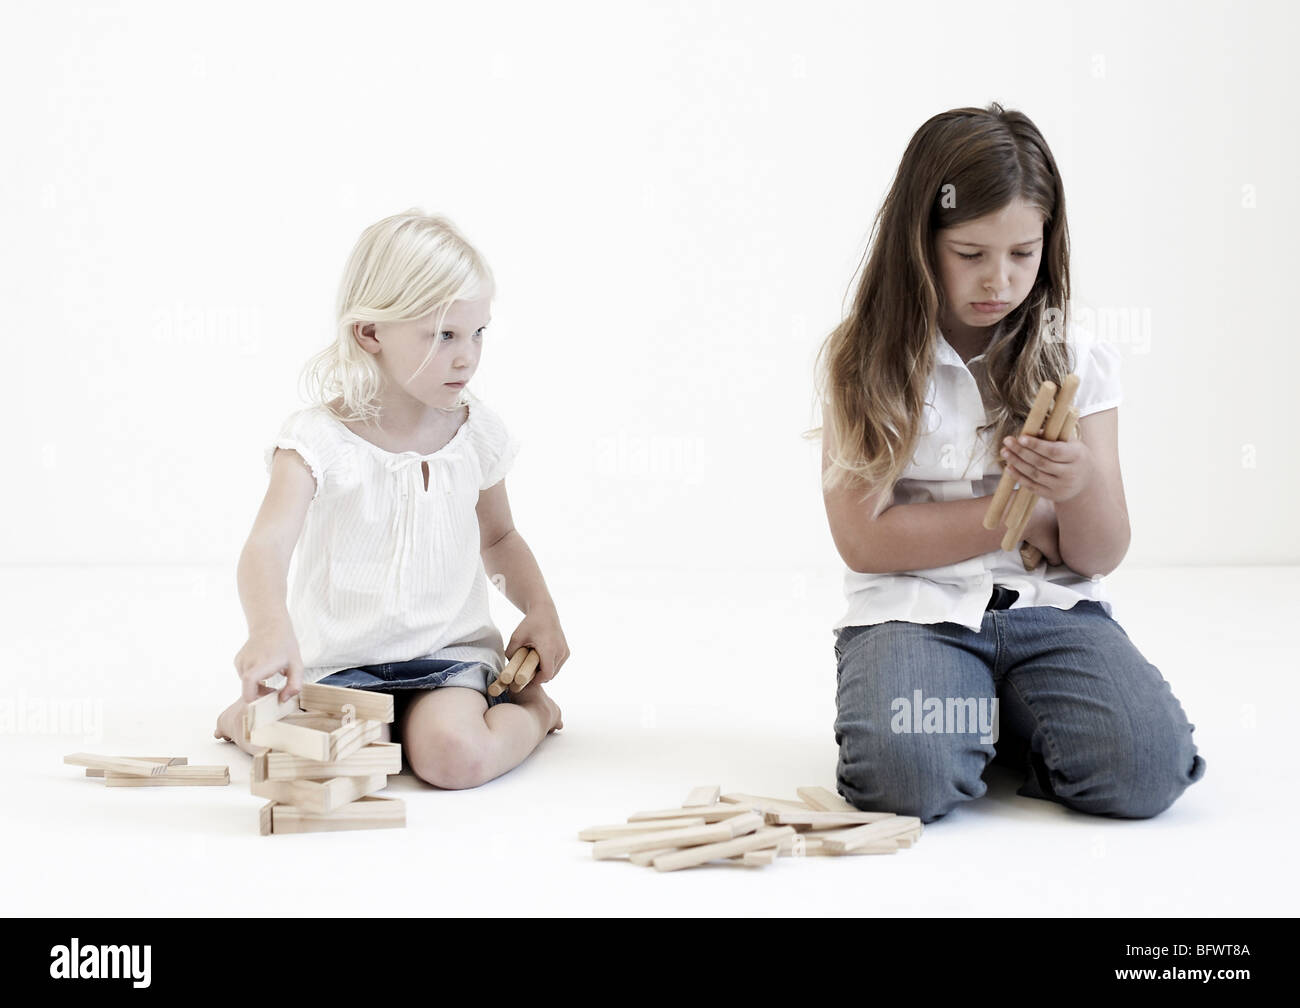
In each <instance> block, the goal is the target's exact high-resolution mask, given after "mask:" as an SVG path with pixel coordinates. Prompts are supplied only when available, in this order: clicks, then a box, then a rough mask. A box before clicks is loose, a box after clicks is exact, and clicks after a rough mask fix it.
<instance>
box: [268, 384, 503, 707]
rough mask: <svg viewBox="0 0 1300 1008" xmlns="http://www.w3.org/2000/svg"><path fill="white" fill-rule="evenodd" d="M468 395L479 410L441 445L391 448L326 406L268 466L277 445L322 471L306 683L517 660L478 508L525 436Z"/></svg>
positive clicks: (292, 610) (310, 562) (307, 567)
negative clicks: (436, 663) (490, 585)
mask: <svg viewBox="0 0 1300 1008" xmlns="http://www.w3.org/2000/svg"><path fill="white" fill-rule="evenodd" d="M466 395H467V398H468V399H469V416H468V418H467V419H466V420H465V421H464V422H463V423H462V424H461V426H460V428H459V429H458V430H457V431H456V434H455V435H454V436H453V437H452V439H451V440H450V441H449V442H448V443H447V444H446V445H444V446H443V447H442V448H440V449H439V450H438V451H436V452H434V453H433V454H432V455H420V454H418V453H417V452H414V451H406V452H390V451H385V450H384V449H383V448H380V447H378V446H377V445H374V444H371V443H370V442H369V441H367V440H366V439H365V438H363V437H361V436H360V435H358V434H355V433H353V431H351V430H350V429H349V428H348V427H347V426H345V425H344V423H343V422H342V421H341V420H339V419H338V418H337V417H335V416H334V415H333V414H332V413H330V412H329V410H327V409H326V408H325V407H323V406H312V407H308V408H307V409H302V410H299V411H297V412H296V413H293V414H291V415H290V416H289V418H288V419H287V420H286V421H285V422H284V425H283V427H282V428H281V430H280V434H279V436H278V437H277V438H276V439H275V441H274V443H273V444H272V445H271V446H270V447H268V448H267V449H266V452H265V457H266V468H267V472H268V473H269V472H270V470H271V461H272V459H273V458H274V456H275V450H276V449H277V448H292V449H293V450H295V451H296V452H298V454H299V455H301V456H302V457H303V460H304V461H305V462H306V463H307V465H308V466H309V467H310V468H311V472H312V476H313V477H314V478H315V481H316V490H315V493H314V494H313V496H312V501H311V505H310V506H309V508H308V511H307V518H306V521H305V523H304V525H303V530H302V535H301V536H300V537H299V540H298V544H297V547H296V549H295V552H294V557H293V559H294V566H293V569H292V571H291V573H290V588H289V598H288V608H289V617H290V620H291V621H292V623H293V629H294V632H295V634H296V635H297V638H298V645H299V648H300V651H301V654H302V661H303V681H304V682H315V681H317V680H319V679H321V678H323V677H325V676H327V675H330V674H331V673H333V672H338V671H340V670H341V669H347V668H354V667H356V666H359V665H376V664H381V663H385V662H400V661H410V660H413V659H416V658H447V659H453V660H456V661H481V662H486V663H487V664H488V665H491V666H492V667H493V668H494V669H495V670H496V671H498V672H499V671H501V669H502V668H503V667H504V666H505V653H504V651H505V648H504V644H503V643H502V639H501V634H500V633H499V632H498V630H497V628H496V627H495V626H494V625H493V623H492V619H491V616H490V614H489V611H488V595H487V575H486V572H485V571H484V568H483V559H482V557H481V555H480V553H479V525H478V515H477V514H476V512H475V510H474V509H475V506H476V505H477V504H478V500H479V493H480V492H481V491H483V490H486V489H487V488H488V487H490V486H492V485H493V484H495V483H497V482H499V481H500V480H501V479H502V478H504V477H505V475H506V473H507V472H508V471H509V469H510V467H511V465H513V463H514V460H515V456H516V455H517V454H518V451H519V443H518V442H517V441H516V440H515V439H514V438H513V437H511V435H510V434H509V432H508V431H507V430H506V427H505V424H504V423H503V422H502V420H501V418H500V417H499V416H498V415H497V414H496V413H495V412H494V411H493V410H491V409H489V408H488V406H487V405H486V404H485V403H483V402H482V401H480V400H479V399H478V398H477V397H476V396H473V395H472V394H470V393H468V392H467V393H466ZM425 462H427V463H428V464H429V488H428V490H427V491H426V490H425V487H424V475H423V471H422V463H425ZM490 678H491V677H489V679H490ZM268 682H269V683H270V685H271V686H272V687H275V688H278V687H279V686H280V685H281V684H283V682H284V680H283V677H282V676H279V675H277V676H276V677H274V679H272V680H268Z"/></svg>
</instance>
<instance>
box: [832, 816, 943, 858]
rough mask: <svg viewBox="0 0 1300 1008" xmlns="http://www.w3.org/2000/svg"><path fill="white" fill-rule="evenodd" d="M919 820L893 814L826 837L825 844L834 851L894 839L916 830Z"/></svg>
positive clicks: (849, 849)
mask: <svg viewBox="0 0 1300 1008" xmlns="http://www.w3.org/2000/svg"><path fill="white" fill-rule="evenodd" d="M920 827H921V820H920V819H918V818H916V816H894V818H893V819H892V820H885V821H882V822H876V823H870V824H868V825H866V826H859V827H858V828H857V829H851V830H848V831H846V832H845V833H844V834H843V835H841V836H833V837H827V838H826V846H827V847H829V848H830V849H831V850H834V851H841V852H842V851H851V850H855V849H856V848H858V847H862V846H866V845H869V844H871V843H873V842H874V841H878V840H886V839H894V838H896V837H898V836H899V835H901V834H910V833H914V832H918V831H919V829H920Z"/></svg>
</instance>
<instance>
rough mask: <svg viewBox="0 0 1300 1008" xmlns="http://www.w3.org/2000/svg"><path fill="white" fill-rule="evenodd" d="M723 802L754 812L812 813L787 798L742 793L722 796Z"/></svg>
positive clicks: (805, 807)
mask: <svg viewBox="0 0 1300 1008" xmlns="http://www.w3.org/2000/svg"><path fill="white" fill-rule="evenodd" d="M722 800H723V801H724V802H728V803H730V804H733V805H745V806H747V807H748V808H751V809H754V810H756V811H763V812H766V811H767V810H768V809H772V810H774V811H776V810H780V809H785V810H787V811H790V812H812V811H814V810H813V809H811V808H810V807H809V806H807V805H805V804H804V803H803V802H798V801H791V800H789V799H788V798H764V797H762V796H761V795H751V794H742V793H738V792H737V793H732V794H724V795H723V796H722Z"/></svg>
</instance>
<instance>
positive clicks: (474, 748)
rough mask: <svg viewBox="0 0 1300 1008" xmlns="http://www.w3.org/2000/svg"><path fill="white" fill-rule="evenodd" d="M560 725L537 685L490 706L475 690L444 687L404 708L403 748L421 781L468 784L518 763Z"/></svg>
mask: <svg viewBox="0 0 1300 1008" xmlns="http://www.w3.org/2000/svg"><path fill="white" fill-rule="evenodd" d="M563 727H564V723H563V721H562V720H561V718H560V708H559V707H558V706H557V705H556V703H555V701H554V700H552V699H551V698H550V697H549V696H547V695H546V692H545V690H543V689H542V687H541V684H539V683H534V684H533V685H531V686H529V687H527V688H526V689H524V690H523V691H522V692H521V693H519V694H518V695H517V696H516V697H515V700H514V703H503V704H497V705H495V706H493V707H488V703H487V698H486V697H484V696H483V694H482V693H480V692H479V691H478V690H474V689H469V688H467V687H464V686H444V687H443V688H442V689H436V690H429V691H428V692H427V693H423V694H421V695H420V696H418V697H416V698H415V699H413V700H412V701H411V703H410V705H409V706H408V707H407V708H406V713H405V715H404V716H403V718H402V750H403V752H404V754H405V755H406V758H407V760H408V761H409V762H410V764H411V769H412V770H413V771H414V772H415V774H416V776H417V777H419V778H421V779H422V780H425V781H427V782H428V783H430V784H433V785H434V786H436V787H440V788H449V789H460V788H472V787H478V786H479V785H480V784H484V783H486V782H487V781H490V780H492V779H493V778H494V777H499V776H501V774H503V773H505V772H506V771H507V770H512V769H514V768H515V767H517V766H518V765H519V764H520V763H522V762H523V761H524V759H525V758H526V757H527V756H528V754H529V753H531V752H532V751H533V750H534V749H536V748H537V745H538V743H540V742H541V741H542V739H544V738H546V736H547V735H548V734H549V733H551V732H552V731H555V730H556V729H557V728H563Z"/></svg>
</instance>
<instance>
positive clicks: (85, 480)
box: [0, 2, 1300, 577]
mask: <svg viewBox="0 0 1300 1008" xmlns="http://www.w3.org/2000/svg"><path fill="white" fill-rule="evenodd" d="M7 10H8V16H7V21H8V23H9V25H10V26H11V27H12V28H13V30H12V31H6V32H5V33H4V34H5V35H6V36H7V38H6V41H5V42H4V43H0V44H2V45H3V46H4V50H5V52H4V57H5V58H4V60H3V62H2V63H0V85H3V89H4V94H5V98H4V105H3V117H4V119H3V125H4V137H5V142H4V146H3V150H4V153H3V155H0V156H3V159H4V160H3V171H4V182H5V184H4V186H3V187H0V208H2V209H0V217H2V219H3V221H4V231H5V234H6V238H7V240H6V241H5V242H4V243H3V247H2V248H0V278H3V279H2V281H0V282H3V284H4V294H5V298H4V302H5V306H6V313H7V320H6V321H7V325H6V336H5V340H6V345H7V348H8V351H9V352H8V358H9V365H10V372H9V373H10V381H9V382H8V383H7V384H8V389H7V392H8V397H9V405H10V413H9V416H10V422H9V424H7V425H6V427H7V432H6V435H5V437H6V452H5V455H6V461H7V464H8V470H9V472H10V473H12V474H14V477H13V478H14V479H15V481H16V486H15V489H16V490H18V492H16V493H10V494H6V495H5V499H4V502H3V504H2V505H0V507H3V508H4V517H5V518H6V519H7V520H6V521H4V522H3V524H2V525H0V536H3V538H2V539H0V557H2V558H3V559H4V560H5V561H7V562H29V563H46V562H52V561H59V562H87V561H89V562H95V563H124V562H125V563H140V562H162V563H212V564H217V565H219V566H223V567H224V568H225V569H227V570H229V571H232V572H233V567H234V562H235V559H236V558H237V556H238V552H239V549H240V547H241V545H242V543H243V540H244V538H245V537H246V536H247V534H248V531H249V528H250V527H251V525H252V520H253V516H254V514H255V512H256V509H257V505H258V503H259V502H260V499H261V494H262V492H263V491H264V488H265V482H266V472H265V469H264V467H263V463H262V451H263V447H264V446H265V444H266V443H267V442H268V441H269V440H270V439H271V437H272V436H273V435H274V434H275V432H276V431H277V430H278V429H279V424H280V422H281V420H282V419H283V417H284V416H285V415H286V414H287V413H288V412H289V411H290V410H292V409H294V408H297V406H299V405H301V401H300V400H299V397H298V385H297V378H298V373H299V369H300V368H301V366H302V364H303V363H304V362H305V361H306V359H307V358H308V357H309V356H310V355H311V354H312V353H314V352H315V351H316V350H318V349H320V348H321V347H322V346H324V345H325V343H326V342H327V341H328V340H329V339H331V338H332V334H333V328H332V324H333V319H332V310H333V305H334V297H335V292H336V289H337V285H338V281H339V277H340V275H341V273H342V270H343V266H344V262H345V260H346V257H347V254H348V252H349V251H350V250H351V248H352V245H353V243H354V242H355V241H356V238H357V237H358V235H359V234H360V232H361V231H362V229H363V228H364V227H366V226H367V225H368V224H370V223H372V222H373V221H375V220H378V219H380V218H381V217H384V216H387V215H389V214H392V213H396V212H399V211H401V210H405V209H407V208H408V207H412V206H420V207H423V208H424V209H426V210H428V211H431V212H442V213H446V214H448V215H449V216H450V217H451V218H452V219H453V220H454V221H455V222H457V224H458V225H460V226H461V227H462V229H463V230H464V231H465V232H466V233H467V235H468V236H469V237H470V239H471V241H473V242H475V243H476V244H477V245H478V247H479V248H480V249H481V250H482V251H483V253H484V254H485V255H486V256H487V257H488V260H489V262H490V263H491V264H492V267H493V269H494V271H495V273H496V275H497V278H498V282H499V296H498V299H497V303H496V305H495V307H494V321H493V325H492V328H491V330H490V331H489V337H488V340H487V343H486V345H485V352H484V358H483V363H482V365H481V368H480V372H479V375H478V377H477V378H476V379H475V382H474V385H475V387H476V388H477V391H478V392H479V394H480V395H482V396H483V397H484V398H486V399H488V401H489V402H490V403H492V404H494V405H496V406H497V407H498V408H499V410H500V412H501V413H502V414H503V415H504V416H505V418H506V419H507V421H508V422H510V423H511V424H512V425H513V427H514V428H515V430H516V431H517V432H518V433H519V435H520V437H521V439H522V440H523V441H524V451H523V453H522V454H521V456H520V459H519V463H518V467H517V469H516V470H515V472H514V473H512V475H511V477H510V479H509V481H508V486H509V489H510V493H511V499H512V501H513V502H514V504H515V512H516V515H517V518H518V522H519V527H520V529H521V530H522V531H523V532H524V534H525V536H527V537H528V539H529V541H530V542H531V543H532V545H533V547H534V549H535V550H536V551H537V552H538V554H539V556H540V557H541V558H542V560H543V561H544V563H545V565H546V570H547V571H551V570H554V571H556V572H557V573H559V572H560V571H561V570H565V571H570V572H573V573H581V574H584V575H590V576H598V574H599V572H600V571H602V570H612V571H620V570H625V569H627V568H629V567H644V566H652V567H663V568H668V569H671V570H674V571H678V572H680V573H681V574H682V575H683V576H687V575H689V574H692V573H697V572H698V573H700V574H704V573H706V572H718V573H727V574H743V572H744V571H746V570H756V569H757V570H772V569H779V570H805V569H812V570H816V571H826V570H833V569H835V568H836V567H837V566H838V562H839V561H838V557H837V555H836V553H835V551H834V547H833V545H832V543H831V541H830V537H829V534H828V531H827V528H826V522H825V519H824V515H823V512H822V509H821V497H820V490H819V487H818V482H817V468H818V464H819V458H818V454H817V447H816V444H815V442H813V441H808V440H803V439H801V437H800V434H801V432H802V431H804V430H806V429H808V428H810V427H812V426H816V424H817V423H818V422H819V416H818V414H817V413H816V412H815V411H814V409H813V393H812V361H813V356H814V354H815V352H816V349H817V347H818V346H819V345H820V343H821V340H822V339H823V338H824V336H825V334H826V333H827V332H828V331H829V330H830V328H831V327H833V326H834V324H835V323H836V322H837V321H838V320H839V318H840V316H841V310H842V308H843V306H844V302H845V295H846V293H847V292H848V290H849V285H850V281H851V279H852V277H853V274H854V271H855V269H856V268H857V266H858V262H859V260H860V257H861V253H862V251H863V248H864V246H865V243H866V238H867V235H868V233H869V229H870V224H871V219H872V217H873V215H874V214H875V212H876V210H877V208H878V206H879V203H880V201H881V199H882V198H883V196H884V194H885V192H886V191H887V189H888V186H889V183H890V181H891V179H892V177H893V173H894V171H895V170H896V168H897V165H898V162H899V159H900V157H901V155H902V152H903V149H904V147H905V146H906V144H907V141H908V140H909V138H910V137H911V135H912V133H913V132H914V131H915V130H916V129H917V128H918V127H919V126H920V125H921V124H922V123H923V122H924V121H925V120H926V119H928V118H929V117H930V116H932V115H935V114H936V113H938V112H941V111H944V110H947V109H949V108H954V107H959V106H967V105H978V106H983V105H986V104H987V103H988V102H989V101H992V100H997V101H1000V102H1002V103H1003V104H1004V105H1005V106H1008V107H1011V108H1016V109H1019V110H1021V111H1023V112H1025V113H1026V114H1027V115H1029V116H1030V118H1032V119H1033V120H1034V121H1035V123H1036V124H1037V125H1038V126H1039V128H1040V129H1041V130H1042V131H1043V133H1044V135H1045V137H1046V139H1047V141H1048V143H1049V144H1050V145H1051V147H1052V149H1053V152H1054V154H1055V156H1056V159H1057V162H1058V165H1059V167H1060V170H1061V173H1062V176H1063V178H1064V184H1065V191H1066V194H1067V213H1068V218H1069V223H1070V230H1071V238H1072V247H1073V250H1074V253H1073V256H1072V262H1071V267H1072V268H1071V272H1072V276H1073V279H1074V282H1075V289H1076V295H1077V296H1076V307H1077V308H1078V309H1080V310H1083V309H1089V310H1092V311H1094V312H1097V313H1101V312H1103V311H1107V312H1111V313H1112V315H1111V316H1109V317H1123V318H1132V319H1134V320H1135V324H1134V325H1133V326H1132V327H1131V331H1128V332H1125V331H1123V330H1122V329H1119V330H1116V333H1115V337H1114V338H1115V341H1116V342H1118V343H1120V345H1121V348H1122V349H1123V350H1124V354H1123V372H1122V373H1123V380H1124V389H1125V401H1124V404H1123V406H1122V407H1121V410H1120V432H1121V444H1122V458H1123V463H1124V479H1125V487H1126V490H1127V494H1128V501H1129V510H1130V514H1131V518H1132V525H1133V544H1132V548H1131V550H1130V552H1129V556H1128V558H1127V562H1128V563H1130V564H1136V565H1146V564H1162V565H1167V564H1194V565H1200V564H1218V563H1264V564H1277V563H1294V562H1295V561H1296V560H1297V558H1298V557H1300V539H1298V537H1297V533H1296V527H1295V524H1294V522H1292V521H1291V520H1290V518H1289V516H1290V515H1291V513H1292V511H1293V509H1294V505H1293V499H1294V493H1293V491H1294V490H1295V487H1296V480H1295V476H1294V472H1293V470H1292V468H1291V465H1290V463H1291V461H1292V460H1293V458H1294V454H1295V453H1294V447H1293V446H1294V436H1293V434H1294V420H1293V417H1292V416H1291V410H1290V406H1289V397H1288V396H1287V395H1286V390H1287V388H1288V387H1289V386H1288V384H1287V382H1288V376H1289V375H1292V374H1294V373H1296V371H1297V365H1300V350H1297V341H1296V340H1295V339H1294V338H1293V335H1292V330H1293V328H1294V327H1293V325H1292V324H1291V320H1290V317H1289V316H1290V312H1289V304H1290V298H1289V297H1288V296H1287V293H1288V291H1289V287H1290V284H1291V282H1292V279H1293V277H1292V274H1293V272H1294V266H1295V262H1296V255H1295V253H1294V251H1293V248H1294V240H1295V237H1294V231H1295V225H1296V223H1297V202H1296V201H1297V197H1296V186H1295V165H1296V164H1297V163H1298V162H1300V140H1298V139H1297V131H1296V130H1295V129H1294V128H1293V126H1294V121H1293V120H1294V115H1293V112H1294V109H1293V100H1294V97H1295V87H1294V85H1295V70H1294V63H1293V61H1292V60H1291V58H1290V55H1291V54H1290V52H1289V48H1288V46H1289V39H1290V38H1291V36H1290V34H1289V32H1288V31H1287V30H1285V29H1286V28H1288V27H1294V21H1293V19H1294V15H1293V14H1291V13H1290V12H1289V11H1288V8H1287V5H1285V4H1268V3H1247V4H1232V5H1229V4H1218V3H1209V4H1206V3H1201V4H1191V5H1188V4H1178V3H1159V4H1133V3H1121V4H1088V5H1077V6H1075V5H1062V4H1051V3H1048V4H1043V3H1032V4H1004V5H999V6H998V7H996V8H995V9H994V8H987V7H980V6H978V5H965V4H915V5H909V6H908V7H907V9H906V10H905V11H902V12H900V11H896V10H892V9H891V8H890V7H889V6H888V5H879V6H877V5H870V4H862V3H812V4H806V5H801V6H800V8H799V13H798V14H797V15H795V14H793V13H792V8H791V7H790V6H789V5H788V4H754V3H743V4H742V3H707V4H701V3H680V4H673V3H657V4H645V3H590V4H581V3H558V4H556V3H550V4H523V3H519V4H510V3H507V4H502V3H482V4H445V3H441V4H414V3H411V4H405V3H398V4H394V3H382V2H380V3H373V4H367V5H366V6H365V8H364V12H363V9H362V8H361V7H360V6H359V5H343V4H337V5H336V4H305V3H304V4H284V3H280V4H277V3H271V4H241V3H223V4H221V5H213V6H211V7H209V8H202V7H197V6H196V5H191V4H168V3H157V4H149V3H135V2H132V3H109V4H68V3H52V4H34V3H28V4H18V5H13V4H10V5H8V6H7ZM1247 186H1249V187H1252V189H1251V190H1250V192H1249V196H1248V195H1247V190H1246V188H1245V187H1247ZM1250 198H1253V201H1254V207H1253V208H1245V207H1243V205H1242V204H1243V200H1245V201H1246V202H1249V200H1250ZM1113 313H1119V314H1118V315H1116V314H1113ZM1097 317H1098V318H1100V317H1101V316H1100V314H1098V315H1097ZM575 510H581V511H582V512H583V514H584V515H585V518H584V520H583V522H582V523H581V525H580V526H579V527H576V528H575V527H574V525H573V524H572V523H571V522H570V521H569V520H568V518H569V516H571V515H572V514H573V513H574V511H575ZM232 577H233V573H232Z"/></svg>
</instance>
